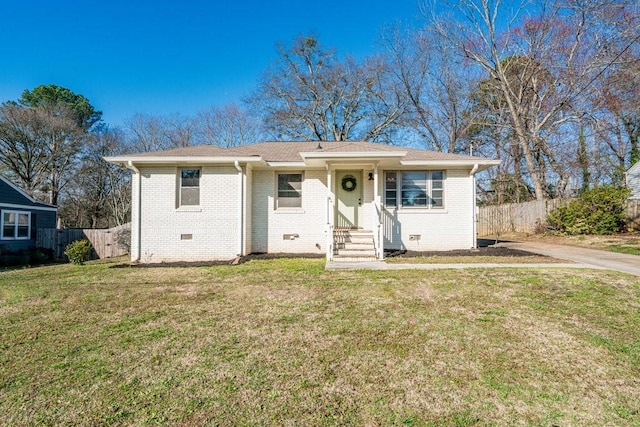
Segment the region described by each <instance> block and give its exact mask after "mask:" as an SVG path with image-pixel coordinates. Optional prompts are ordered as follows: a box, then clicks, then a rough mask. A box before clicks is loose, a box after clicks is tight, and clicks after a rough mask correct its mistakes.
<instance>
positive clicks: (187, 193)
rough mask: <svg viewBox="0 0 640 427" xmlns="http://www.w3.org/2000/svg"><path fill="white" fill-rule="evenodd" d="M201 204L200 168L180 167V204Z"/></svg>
mask: <svg viewBox="0 0 640 427" xmlns="http://www.w3.org/2000/svg"><path fill="white" fill-rule="evenodd" d="M199 204H200V169H180V201H179V206H197V205H199Z"/></svg>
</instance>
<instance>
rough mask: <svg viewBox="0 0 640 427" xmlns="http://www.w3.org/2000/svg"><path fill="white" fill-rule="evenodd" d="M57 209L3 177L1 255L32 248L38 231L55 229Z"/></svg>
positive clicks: (1, 189) (0, 224) (0, 196)
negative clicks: (39, 229)
mask: <svg viewBox="0 0 640 427" xmlns="http://www.w3.org/2000/svg"><path fill="white" fill-rule="evenodd" d="M57 214H58V209H57V208H56V207H55V206H52V205H48V204H46V203H41V202H38V201H37V200H35V199H34V198H33V197H31V196H29V195H28V194H27V193H25V192H24V191H23V190H22V189H20V188H19V187H17V186H16V185H15V184H13V183H12V182H11V181H9V180H8V179H6V178H4V177H2V176H0V254H2V253H11V252H18V251H21V250H25V249H30V248H32V247H34V246H35V244H36V233H37V230H38V228H55V226H56V220H57Z"/></svg>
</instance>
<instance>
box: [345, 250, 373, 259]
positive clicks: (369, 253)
mask: <svg viewBox="0 0 640 427" xmlns="http://www.w3.org/2000/svg"><path fill="white" fill-rule="evenodd" d="M338 255H344V256H372V257H374V258H375V257H376V252H375V251H374V250H373V248H371V249H338Z"/></svg>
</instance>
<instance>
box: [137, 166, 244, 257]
mask: <svg viewBox="0 0 640 427" xmlns="http://www.w3.org/2000/svg"><path fill="white" fill-rule="evenodd" d="M141 173H142V215H141V217H142V218H141V219H142V223H141V248H142V251H141V254H140V255H141V261H142V262H163V261H206V260H217V259H231V258H233V257H235V256H236V254H237V252H238V203H239V198H240V191H239V188H238V185H239V182H238V171H237V170H236V169H235V168H234V167H233V166H231V167H203V168H202V172H201V177H200V206H197V207H183V208H180V207H178V208H176V192H177V191H178V190H177V185H178V179H177V168H175V167H163V168H143V169H141ZM134 187H135V186H134ZM134 200H135V199H134ZM134 224H135V223H134ZM183 234H191V235H192V239H191V240H183V239H181V235H183Z"/></svg>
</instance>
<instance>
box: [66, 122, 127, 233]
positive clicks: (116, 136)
mask: <svg viewBox="0 0 640 427" xmlns="http://www.w3.org/2000/svg"><path fill="white" fill-rule="evenodd" d="M124 146H125V135H124V133H123V132H122V131H120V130H119V129H110V128H108V127H106V126H102V127H100V128H98V129H96V130H95V131H94V132H92V134H91V135H90V137H89V141H88V144H87V146H86V148H85V149H84V150H83V153H82V157H81V163H80V166H79V169H78V173H77V174H76V179H74V180H73V182H72V183H71V184H70V186H69V188H68V190H67V192H66V195H65V197H64V198H63V200H62V202H61V204H60V209H59V215H60V218H61V220H62V222H63V224H64V225H65V226H67V227H82V228H85V227H86V228H105V227H113V226H116V225H122V224H124V223H125V222H127V220H128V219H129V217H130V198H131V187H130V176H129V175H130V174H129V173H128V171H126V170H125V169H123V168H121V167H119V166H116V165H113V164H110V163H107V162H106V161H105V160H104V159H103V157H104V156H111V155H116V154H121V153H122V151H123V150H124Z"/></svg>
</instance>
